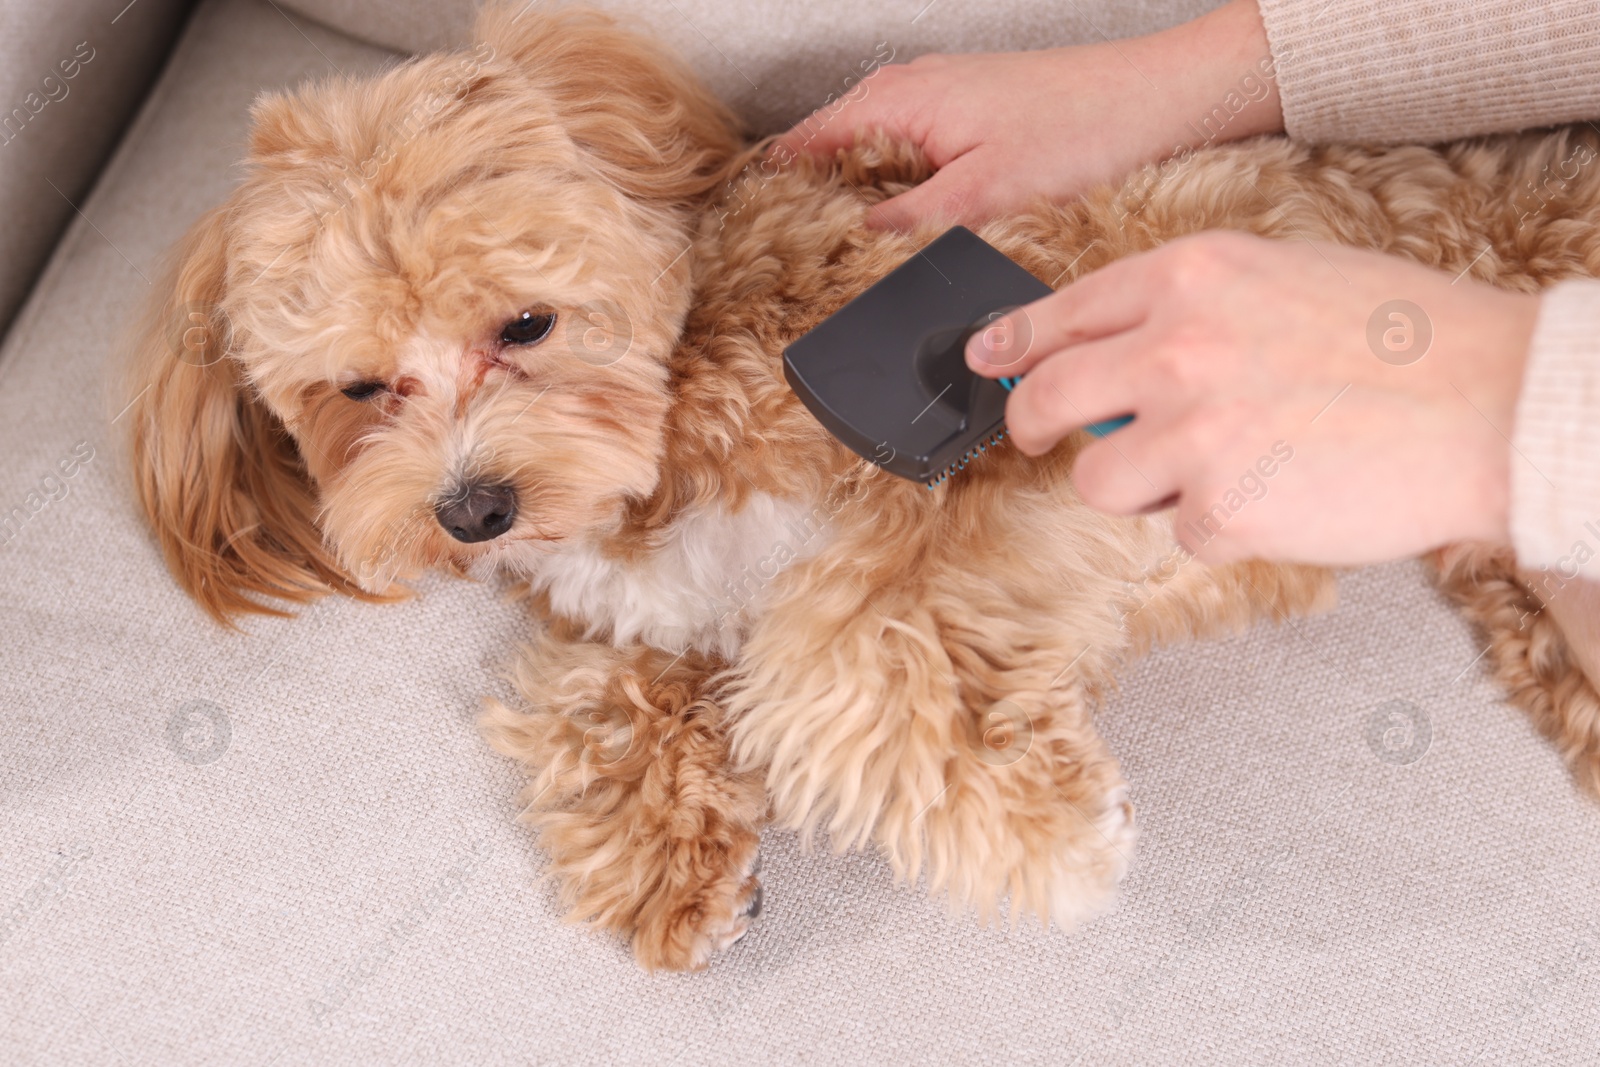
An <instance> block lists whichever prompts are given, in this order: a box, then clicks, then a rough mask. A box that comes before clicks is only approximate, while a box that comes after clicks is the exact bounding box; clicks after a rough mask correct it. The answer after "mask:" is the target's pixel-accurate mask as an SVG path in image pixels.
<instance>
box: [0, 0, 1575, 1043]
mask: <svg viewBox="0 0 1600 1067" xmlns="http://www.w3.org/2000/svg"><path fill="white" fill-rule="evenodd" d="M944 2H945V3H950V4H952V5H953V4H954V2H955V0H944ZM1079 2H1080V3H1081V4H1083V5H1084V6H1085V7H1087V0H1079ZM810 32H811V35H812V38H813V39H815V40H819V41H820V40H823V39H825V38H827V36H828V27H827V26H826V24H824V23H821V22H819V23H818V24H817V25H816V26H815V28H814V29H813V30H811V31H810ZM390 58H391V57H390V56H388V55H387V54H385V53H382V52H379V51H377V50H375V49H372V48H369V47H363V46H359V45H357V44H355V43H353V42H352V41H350V40H348V39H346V38H342V37H340V36H339V35H338V34H335V33H332V32H329V31H327V30H324V29H321V28H318V27H315V26H297V25H293V24H291V23H290V21H289V20H288V19H287V18H285V16H284V15H282V14H280V13H279V12H278V11H277V10H275V9H274V7H273V6H271V5H270V4H268V3H266V2H264V0H208V2H207V3H206V4H205V5H204V6H203V7H202V9H201V12H200V14H199V16H198V18H197V20H196V22H195V23H194V24H193V25H192V26H191V27H190V29H189V30H188V32H187V36H186V38H185V40H184V43H183V45H182V47H181V49H180V50H179V52H178V53H177V55H176V56H175V58H174V60H173V62H172V63H171V64H170V65H169V67H168V69H167V72H166V75H165V76H164V78H163V80H162V82H161V85H160V87H159V88H158V90H157V91H156V93H155V95H154V96H153V97H152V99H151V100H150V102H149V104H148V105H147V107H146V109H145V111H144V113H143V115H142V116H141V118H140V120H139V122H138V123H137V125H136V126H135V127H134V128H133V129H132V130H131V131H130V133H129V135H128V137H127V138H126V140H125V141H124V143H123V145H122V147H121V148H120V150H119V151H118V154H117V157H116V159H115V161H114V163H113V165H112V167H111V169H110V170H109V171H108V172H107V173H106V174H105V176H104V177H103V178H102V180H101V181H100V182H99V184H98V187H97V188H96V190H95V191H94V194H93V195H92V196H91V197H89V198H88V200H87V201H86V203H85V204H84V210H85V213H86V215H87V216H88V218H89V220H92V225H91V223H90V222H89V221H85V220H82V219H79V220H77V221H75V222H74V223H73V224H72V226H71V228H70V230H69V232H68V234H67V237H66V239H65V240H64V242H63V243H62V245H61V246H60V248H59V249H58V250H57V252H56V255H55V257H54V259H53V261H52V262H51V264H50V267H49V270H48V272H47V274H46V275H45V277H44V278H43V280H42V282H41V284H40V285H39V287H38V288H37V290H36V291H35V293H34V294H33V296H32V298H31V300H30V302H29V305H28V307H27V309H26V311H25V313H24V314H23V316H22V317H21V319H20V320H19V322H18V324H17V326H16V328H15V330H14V331H13V333H12V335H11V336H10V338H9V339H8V341H7V343H6V346H5V348H4V351H3V352H0V457H3V462H0V509H10V508H12V507H14V506H22V507H24V508H27V509H28V517H27V519H26V521H25V522H23V523H22V525H21V526H20V528H19V529H18V530H17V531H16V532H15V534H14V535H13V536H11V537H9V538H6V539H5V543H4V544H0V606H3V610H0V650H3V652H0V656H3V659H0V1005H3V1007H0V1063H4V1064H8V1065H10V1064H17V1065H31V1064H73V1065H79V1064H87V1065H97V1064H107V1065H115V1064H121V1065H128V1067H142V1065H146V1064H149V1065H161V1067H168V1065H186V1064H195V1065H202V1064H203V1065H214V1064H233V1063H239V1064H253V1065H261V1067H269V1065H272V1067H289V1065H297V1064H367V1063H373V1064H392V1063H430V1064H432V1063H438V1064H474V1065H481V1064H502V1063H503V1064H529V1063H538V1064H613V1063H626V1064H651V1065H665V1064H676V1065H680V1067H687V1065H691V1064H692V1065H698V1064H752V1063H754V1064H765V1063H794V1062H805V1063H813V1064H841V1065H845V1064H848V1065H852V1067H853V1065H856V1064H863V1063H867V1064H877V1063H885V1064H900V1063H907V1064H974V1063H997V1064H1023V1065H1029V1064H1040V1065H1045V1064H1049V1065H1064V1064H1072V1063H1077V1064H1080V1065H1084V1067H1087V1065H1090V1064H1094V1065H1099V1064H1182V1065H1184V1067H1201V1065H1211V1064H1216V1065H1229V1067H1233V1065H1238V1064H1256V1063H1285V1064H1352V1065H1361V1067H1368V1065H1376V1064H1395V1065H1412V1064H1421V1063H1461V1064H1465V1063H1469V1062H1476V1063H1478V1064H1520V1063H1540V1064H1571V1065H1578V1064H1590V1063H1593V1062H1594V1050H1595V1049H1596V1048H1600V1016H1597V1015H1596V1013H1595V1012H1594V1011H1593V1005H1594V1004H1595V1003H1596V1002H1597V999H1600V919H1597V909H1596V889H1595V887H1596V886H1597V885H1600V810H1597V806H1596V805H1595V804H1593V803H1591V802H1590V801H1588V800H1585V799H1583V798H1581V797H1579V796H1577V795H1576V794H1575V793H1574V791H1573V789H1572V787H1571V785H1570V784H1569V780H1568V778H1567V776H1566V774H1565V772H1564V771H1563V769H1562V767H1561V765H1560V762H1559V760H1558V759H1557V757H1556V755H1555V753H1554V752H1553V751H1552V750H1551V749H1550V748H1549V747H1548V746H1547V745H1546V744H1544V743H1543V742H1542V741H1541V740H1539V739H1538V738H1537V737H1536V736H1535V735H1534V734H1533V732H1532V730H1531V729H1530V728H1529V726H1528V724H1527V723H1526V721H1525V720H1524V719H1523V718H1522V716H1521V715H1520V714H1518V713H1516V712H1514V711H1512V710H1511V709H1509V708H1508V707H1506V705H1505V704H1504V703H1502V702H1501V701H1500V699H1499V695H1498V693H1497V692H1496V690H1495V689H1494V687H1493V686H1492V685H1491V684H1490V683H1489V682H1488V681H1487V680H1486V678H1485V676H1484V672H1483V665H1482V662H1481V661H1480V660H1478V659H1477V658H1476V657H1477V656H1478V654H1479V651H1480V649H1481V645H1479V643H1478V638H1477V636H1476V635H1474V634H1473V633H1472V632H1471V631H1470V630H1469V629H1468V628H1467V627H1466V626H1465V625H1464V624H1463V623H1462V622H1461V621H1460V620H1459V619H1458V618H1457V617H1456V616H1455V615H1454V614H1453V613H1452V612H1451V611H1450V610H1449V609H1448V608H1447V607H1446V606H1445V605H1444V604H1443V603H1441V601H1440V600H1439V598H1438V597H1437V596H1436V595H1435V594H1434V593H1433V592H1432V591H1431V590H1430V588H1429V586H1428V585H1427V582H1426V580H1425V578H1424V575H1423V573H1422V572H1421V570H1420V568H1418V567H1416V566H1412V565H1399V566H1390V567H1383V568H1378V569H1373V570H1365V571H1360V572H1357V573H1355V574H1353V575H1351V576H1349V577H1348V578H1347V579H1346V580H1345V581H1344V583H1343V592H1344V597H1345V602H1344V606H1343V607H1342V608H1341V609H1340V610H1339V611H1338V612H1337V613H1336V614H1333V615H1331V616H1328V617H1324V618H1319V619H1313V620H1307V621H1302V622H1298V623H1296V624H1294V625H1293V626H1289V627H1284V628H1280V629H1270V628H1267V629H1260V630H1257V631H1255V632H1252V633H1249V634H1246V635H1243V636H1240V637H1238V638H1235V639H1232V640H1228V641H1220V642H1211V643H1206V644H1201V645H1196V646H1190V647H1185V648H1180V649H1175V650H1171V651H1167V652H1163V653H1161V654H1159V655H1157V656H1155V657H1153V658H1151V659H1150V660H1148V661H1146V662H1144V663H1143V664H1141V665H1139V666H1138V667H1137V668H1135V669H1134V670H1132V671H1131V672H1129V674H1128V675H1127V677H1126V679H1125V682H1124V685H1123V687H1122V689H1121V691H1120V692H1119V693H1118V694H1117V695H1116V697H1115V699H1114V700H1112V702H1111V703H1110V705H1109V706H1108V707H1106V708H1105V709H1104V710H1103V712H1101V719H1102V722H1103V727H1104V730H1105V733H1106V734H1107V736H1108V738H1109V739H1110V741H1111V743H1112V745H1113V747H1114V748H1115V750H1116V751H1117V752H1118V753H1120V754H1121V756H1122V757H1123V759H1124V762H1125V766H1126V769H1127V771H1128V774H1129V777H1130V779H1131V781H1132V783H1133V789H1134V801H1135V803H1136V805H1137V807H1138V809H1139V820H1140V823H1141V826H1142V829H1143V836H1142V840H1141V843H1140V847H1139V851H1138V853H1137V855H1136V856H1135V857H1134V863H1133V868H1132V874H1131V875H1130V877H1129V879H1128V881H1127V883H1126V886H1125V889H1124V892H1123V895H1122V898H1121V904H1120V907H1119V909H1118V910H1117V912H1116V913H1115V914H1113V915H1111V916H1110V917H1108V918H1105V919H1103V920H1101V921H1100V922H1098V923H1096V924H1094V925H1092V926H1090V927H1089V928H1087V929H1086V930H1084V931H1082V932H1080V933H1078V934H1075V935H1071V936H1068V935H1064V934H1061V933H1059V932H1048V933H1047V932H1043V931H1040V930H1038V929H1033V928H1029V929H1024V930H1021V931H1018V932H1015V933H1005V932H1000V931H995V930H985V929H982V928H980V927H978V926H976V925H975V924H974V923H973V922H972V921H971V920H970V919H968V918H963V917H950V916H947V915H946V914H944V912H943V910H942V908H941V906H940V905H939V904H938V903H937V902H934V901H930V900H928V899H926V898H925V897H924V896H923V894H922V893H921V891H920V890H918V889H916V888H914V887H912V888H899V887H896V886H895V885H894V884H893V882H892V880H891V878H890V876H889V873H888V871H887V870H886V869H885V867H884V866H883V864H882V863H881V862H880V861H879V860H878V859H876V858H874V857H872V856H844V857H840V856H834V855H832V854H830V853H828V852H826V851H824V852H822V853H820V854H806V853H804V852H803V851H802V850H801V848H800V847H799V845H798V843H797V841H796V840H795V838H794V837H793V836H792V835H790V834H787V833H780V832H771V833H768V834H767V835H766V837H765V839H764V856H765V873H764V878H765V880H766V883H767V894H766V910H765V912H764V914H763V915H762V917H761V919H760V921H759V923H758V924H757V926H756V928H755V930H754V932H752V933H751V935H750V936H749V937H748V938H747V939H746V940H745V942H744V943H742V944H741V945H740V946H738V947H737V948H736V949H735V950H733V951H732V952H731V953H729V954H728V955H727V956H726V957H724V958H722V959H720V960H719V961H718V962H717V963H716V965H715V966H714V967H713V969H712V970H711V971H710V972H709V973H706V974H701V975H694V976H687V977H683V976H667V975H662V976H655V977H651V976H648V975H645V974H643V973H641V972H639V971H638V970H637V969H636V968H635V966H634V964H633V963H632V961H631V959H630V958H629V955H628V952H627V951H626V949H625V947H624V946H621V945H619V944H617V943H615V942H613V941H610V940H606V939H603V938H599V937H596V936H594V935H591V934H588V933H585V932H583V931H580V930H576V929H571V928H568V927H566V926H563V925H562V924H561V923H560V921H559V919H558V915H557V913H556V910H555V908H554V907H553V905H552V902H551V899H550V896H549V894H548V893H547V892H546V890H544V889H542V888H540V887H539V886H538V885H537V884H536V879H537V878H538V875H539V871H540V868H541V864H542V860H541V858H540V856H539V854H538V853H537V852H536V851H535V850H534V849H533V847H532V846H531V845H530V842H529V839H528V836H527V834H526V833H525V832H524V831H523V830H521V829H519V828H518V827H517V825H516V824H515V822H514V818H515V815H516V811H517V805H516V804H515V802H514V801H513V799H512V796H513V791H514V789H515V788H516V785H517V777H516V774H515V773H514V771H513V769H512V768H511V767H510V766H509V765H508V763H507V762H506V761H505V760H503V759H501V758H499V757H497V756H495V755H494V754H493V753H492V752H490V751H489V749H488V748H487V746H486V745H485V744H484V743H483V742H482V741H481V740H480V739H479V737H478V735H477V733H476V730H475V728H474V726H473V717H474V715H475V714H476V710H477V708H478V706H479V704H478V701H479V699H480V697H481V696H482V695H483V694H484V693H500V694H502V695H509V694H507V692H506V687H505V686H504V684H503V683H502V682H500V681H498V680H497V677H498V675H497V671H498V670H499V669H500V668H501V667H502V666H504V665H505V664H506V663H507V662H508V660H509V657H510V656H511V655H512V654H513V651H514V647H515V645H516V643H517V640H518V638H519V637H520V636H521V635H522V634H523V633H524V632H525V631H524V626H525V623H524V621H523V620H522V619H521V617H520V616H519V613H518V612H517V611H516V610H515V609H513V608H512V607H510V606H508V605H507V604H505V603H504V602H503V601H502V600H501V598H500V596H499V594H498V591H497V589H496V588H495V587H493V586H482V585H472V584H468V583H465V582H443V581H438V582H430V583H428V584H427V585H426V586H425V587H424V590H423V595H422V596H421V597H420V598H419V599H418V600H417V601H415V602H413V603H410V604H406V605H401V606H394V607H372V606H361V605H356V604H353V603H349V602H343V601H337V602H326V603H323V604H320V605H317V606H316V607H314V608H313V609H311V610H310V611H309V612H307V613H306V615H305V616H304V617H303V618H300V619H295V620H287V621H258V622H254V623H252V624H251V625H250V632H249V633H248V634H245V635H229V634H226V633H223V632H221V631H219V630H218V629H216V628H215V627H214V626H212V625H211V624H210V623H209V622H208V621H206V620H205V619H204V618H202V617H201V616H200V614H199V612H198V611H196V610H195V608H194V607H193V606H192V605H190V604H189V603H188V602H187V601H186V600H185V599H184V597H183V596H182V595H181V594H180V593H179V592H178V591H177V590H176V588H175V587H174V586H173V584H172V582H171V581H170V580H169V579H168V578H167V576H166V574H165V573H164V571H163V569H162V567H161V564H160V561H159V559H158V557H157V554H156V552H155V550H154V548H153V547H152V546H151V544H150V542H149V540H148V538H147V537H146V535H145V534H144V533H143V532H142V530H141V529H140V527H139V524H138V522H137V521H136V518H135V515H134V511H133V505H132V503H131V501H130V496H129V492H128V489H127V485H126V482H127V480H126V477H125V475H124V473H123V470H122V468H121V467H120V465H119V464H120V460H119V457H118V455H117V449H116V447H115V446H114V442H115V440H116V438H117V435H118V431H119V430H120V429H121V424H120V423H119V424H116V425H112V424H111V423H112V420H113V417H114V416H115V415H116V414H117V408H118V407H119V406H120V404H119V403H118V402H115V401H108V402H107V403H105V404H104V405H101V404H98V403H96V402H95V397H96V395H97V393H98V392H99V391H100V389H101V387H102V385H103V383H104V382H105V381H106V379H107V377H108V375H109V373H110V370H111V367H112V365H113V357H112V349H113V344H114V340H115V338H116V337H117V336H118V334H119V333H120V332H122V331H123V329H124V328H125V327H126V325H127V324H128V322H129V321H130V319H131V317H132V316H133V315H134V314H135V313H136V311H137V309H138V307H139V306H140V304H141V302H142V301H143V300H144V299H145V298H146V296H147V295H148V292H149V287H148V285H147V284H146V281H145V278H146V277H153V276H154V275H155V271H156V269H157V268H156V263H157V260H158V258H159V256H160V254H161V252H162V251H163V249H165V248H166V247H167V246H168V245H169V244H170V243H171V242H172V241H173V240H174V239H175V238H176V237H177V236H178V235H179V233H180V232H181V231H182V230H183V228H184V227H185V226H186V225H187V224H188V223H189V221H190V220H192V219H193V218H194V217H195V216H196V215H197V214H198V213H199V212H200V211H202V210H203V209H204V208H205V207H206V206H208V205H210V204H212V203H214V202H216V201H217V200H219V199H220V198H221V197H222V196H223V195H224V194H225V192H226V190H227V189H228V186H229V183H230V181H231V180H232V177H233V174H232V172H231V171H230V165H231V164H232V163H233V162H234V160H235V159H236V158H237V156H238V153H239V150H240V145H241V142H242V138H243V135H244V130H245V112H246V108H247V106H248V104H249V102H250V99H251V97H252V96H253V95H254V94H255V93H256V91H257V90H258V89H260V88H263V87H268V86H276V85H282V84H285V83H291V82H295V81H298V80H300V79H303V78H306V77H311V76H322V75H325V74H327V73H328V72H329V71H330V68H336V69H337V70H339V71H342V72H345V73H349V74H358V73H361V72H364V71H368V70H371V69H374V68H375V67H377V66H378V65H380V64H382V63H384V62H387V61H389V60H390ZM734 58H735V59H736V60H739V61H741V63H742V59H743V57H740V56H735V57H734ZM751 66H752V67H753V66H754V64H753V63H752V64H751ZM80 442H82V443H83V444H79V443H80ZM89 449H92V455H89V454H88V451H87V450H89ZM86 456H88V458H85V457H86ZM68 471H70V472H71V473H70V474H68V473H67V472H68ZM30 494H33V496H32V498H31V499H33V500H35V501H37V502H39V506H38V508H37V510H33V509H32V505H31V504H30V503H29V501H30ZM4 537H5V535H4V534H3V533H0V538H4Z"/></svg>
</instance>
